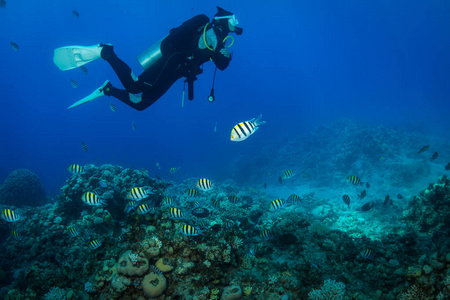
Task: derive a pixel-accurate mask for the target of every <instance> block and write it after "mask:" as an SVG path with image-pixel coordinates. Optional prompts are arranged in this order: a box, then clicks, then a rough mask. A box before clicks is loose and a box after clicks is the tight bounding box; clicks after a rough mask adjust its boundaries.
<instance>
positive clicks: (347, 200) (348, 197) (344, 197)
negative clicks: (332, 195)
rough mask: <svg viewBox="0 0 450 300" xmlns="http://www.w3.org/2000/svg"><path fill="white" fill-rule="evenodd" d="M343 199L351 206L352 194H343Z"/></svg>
mask: <svg viewBox="0 0 450 300" xmlns="http://www.w3.org/2000/svg"><path fill="white" fill-rule="evenodd" d="M342 200H344V203H345V204H347V205H348V206H349V207H350V196H349V195H347V194H345V195H344V196H342Z"/></svg>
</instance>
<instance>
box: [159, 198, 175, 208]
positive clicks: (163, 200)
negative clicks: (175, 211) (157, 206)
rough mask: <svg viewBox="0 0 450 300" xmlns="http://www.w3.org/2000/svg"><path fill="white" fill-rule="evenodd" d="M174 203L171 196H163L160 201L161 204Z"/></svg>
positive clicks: (170, 204)
mask: <svg viewBox="0 0 450 300" xmlns="http://www.w3.org/2000/svg"><path fill="white" fill-rule="evenodd" d="M173 203H174V200H173V198H170V197H169V196H164V198H163V199H162V201H161V205H169V206H172V205H173Z"/></svg>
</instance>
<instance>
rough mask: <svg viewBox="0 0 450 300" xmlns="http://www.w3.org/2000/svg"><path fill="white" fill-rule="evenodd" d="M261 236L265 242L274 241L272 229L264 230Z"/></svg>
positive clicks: (260, 233)
mask: <svg viewBox="0 0 450 300" xmlns="http://www.w3.org/2000/svg"><path fill="white" fill-rule="evenodd" d="M259 236H260V237H262V238H263V239H265V240H270V239H273V233H272V231H271V230H270V229H263V230H261V231H260V232H259Z"/></svg>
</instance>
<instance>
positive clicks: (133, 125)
mask: <svg viewBox="0 0 450 300" xmlns="http://www.w3.org/2000/svg"><path fill="white" fill-rule="evenodd" d="M131 128H132V129H133V131H136V123H134V121H132V122H131Z"/></svg>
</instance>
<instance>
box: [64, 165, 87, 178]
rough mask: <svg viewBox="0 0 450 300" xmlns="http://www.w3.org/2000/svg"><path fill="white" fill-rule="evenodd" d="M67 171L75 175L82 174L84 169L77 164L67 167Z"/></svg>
mask: <svg viewBox="0 0 450 300" xmlns="http://www.w3.org/2000/svg"><path fill="white" fill-rule="evenodd" d="M67 170H68V171H69V172H70V173H72V174H75V175H78V174H84V168H83V167H82V166H80V165H77V164H71V165H70V166H68V167H67Z"/></svg>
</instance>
